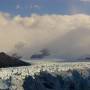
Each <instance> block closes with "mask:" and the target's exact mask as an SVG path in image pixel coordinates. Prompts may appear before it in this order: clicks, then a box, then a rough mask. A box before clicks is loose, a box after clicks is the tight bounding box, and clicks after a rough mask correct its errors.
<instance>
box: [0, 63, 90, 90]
mask: <svg viewBox="0 0 90 90" xmlns="http://www.w3.org/2000/svg"><path fill="white" fill-rule="evenodd" d="M0 90H90V62H73V63H72V62H68V63H59V62H58V63H57V62H38V63H35V64H34V63H33V65H31V66H23V67H13V68H1V69H0Z"/></svg>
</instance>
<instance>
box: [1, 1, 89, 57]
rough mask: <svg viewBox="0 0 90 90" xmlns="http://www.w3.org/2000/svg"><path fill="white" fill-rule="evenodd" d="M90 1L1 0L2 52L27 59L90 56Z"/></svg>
mask: <svg viewBox="0 0 90 90" xmlns="http://www.w3.org/2000/svg"><path fill="white" fill-rule="evenodd" d="M89 9H90V0H0V51H1V52H6V53H8V54H10V55H11V54H13V53H17V54H18V55H20V56H22V57H23V58H25V59H30V57H31V56H32V55H33V54H38V53H40V50H42V49H48V50H49V51H50V55H49V56H48V58H78V57H84V56H90V10H89Z"/></svg>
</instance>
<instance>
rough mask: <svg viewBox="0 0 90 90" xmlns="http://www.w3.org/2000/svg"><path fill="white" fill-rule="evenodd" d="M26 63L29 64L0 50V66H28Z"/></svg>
mask: <svg viewBox="0 0 90 90" xmlns="http://www.w3.org/2000/svg"><path fill="white" fill-rule="evenodd" d="M28 65H30V64H29V63H26V62H24V61H21V60H20V59H18V58H16V57H12V56H9V55H7V54H6V53H4V52H0V68H5V67H18V66H28Z"/></svg>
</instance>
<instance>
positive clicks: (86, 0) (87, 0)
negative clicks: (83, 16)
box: [80, 0, 90, 2]
mask: <svg viewBox="0 0 90 90" xmlns="http://www.w3.org/2000/svg"><path fill="white" fill-rule="evenodd" d="M80 1H82V2H90V0H80Z"/></svg>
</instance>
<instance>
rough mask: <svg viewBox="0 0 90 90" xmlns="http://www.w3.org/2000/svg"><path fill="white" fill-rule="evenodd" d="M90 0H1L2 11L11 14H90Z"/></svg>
mask: <svg viewBox="0 0 90 90" xmlns="http://www.w3.org/2000/svg"><path fill="white" fill-rule="evenodd" d="M89 8H90V0H0V11H1V12H5V13H6V12H7V13H10V14H11V15H21V16H30V15H31V14H32V13H37V14H40V15H43V14H63V15H65V14H75V13H85V14H90V10H89Z"/></svg>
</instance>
